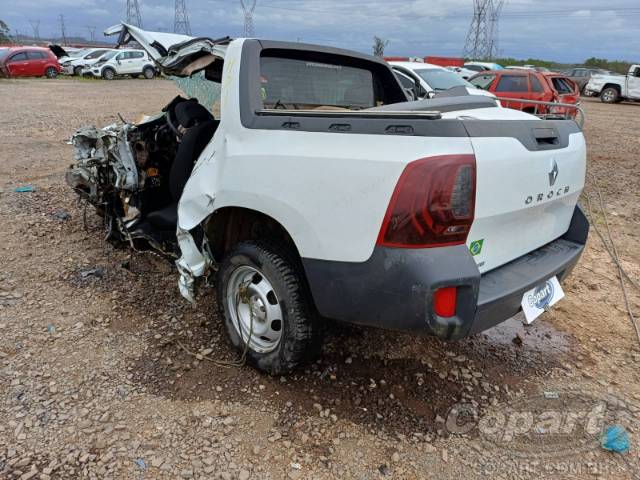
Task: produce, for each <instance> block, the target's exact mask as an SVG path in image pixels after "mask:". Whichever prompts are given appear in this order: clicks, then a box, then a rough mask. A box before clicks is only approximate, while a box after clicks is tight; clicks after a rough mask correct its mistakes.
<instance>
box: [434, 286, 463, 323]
mask: <svg viewBox="0 0 640 480" xmlns="http://www.w3.org/2000/svg"><path fill="white" fill-rule="evenodd" d="M457 299H458V291H457V289H456V287H445V288H439V289H438V290H436V291H435V293H434V294H433V311H434V312H436V315H438V316H440V317H445V318H449V317H453V316H454V315H455V314H456V301H457Z"/></svg>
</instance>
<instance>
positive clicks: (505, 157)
mask: <svg viewBox="0 0 640 480" xmlns="http://www.w3.org/2000/svg"><path fill="white" fill-rule="evenodd" d="M465 125H466V126H467V130H468V131H469V135H470V137H471V142H472V145H473V149H474V152H475V155H476V168H477V185H476V209H475V219H474V222H473V226H472V227H471V231H470V233H469V236H468V239H467V244H468V246H469V248H470V250H471V253H472V254H473V255H474V259H475V261H476V264H477V265H478V268H479V270H480V272H482V273H484V272H488V271H490V270H492V269H494V268H496V267H499V266H501V265H504V264H505V263H507V262H510V261H512V260H514V259H516V258H519V257H521V256H522V255H525V254H527V253H529V252H531V251H532V250H535V249H537V248H540V247H541V246H543V245H545V244H547V243H549V242H551V241H553V240H555V239H556V238H558V237H560V236H562V235H563V234H564V233H565V232H566V231H567V229H568V228H569V224H570V222H571V217H572V215H573V211H574V209H575V205H576V203H577V201H578V197H579V196H580V193H581V191H582V189H583V187H584V179H585V173H586V154H585V148H584V137H583V135H582V134H581V133H580V132H579V129H578V127H577V125H576V124H575V123H574V122H571V121H524V122H513V121H511V122H501V121H489V122H487V121H482V123H478V122H476V121H471V122H465Z"/></svg>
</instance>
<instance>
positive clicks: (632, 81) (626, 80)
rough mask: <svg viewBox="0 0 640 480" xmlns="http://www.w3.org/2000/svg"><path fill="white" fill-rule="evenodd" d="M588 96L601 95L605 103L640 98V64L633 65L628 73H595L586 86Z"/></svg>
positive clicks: (585, 90)
mask: <svg viewBox="0 0 640 480" xmlns="http://www.w3.org/2000/svg"><path fill="white" fill-rule="evenodd" d="M584 93H585V95H587V96H596V97H597V96H599V97H600V100H601V101H602V102H604V103H619V102H622V101H624V100H636V101H638V100H640V65H631V67H630V68H629V73H627V75H602V74H595V75H592V76H591V78H590V79H589V83H587V86H586V87H585V88H584Z"/></svg>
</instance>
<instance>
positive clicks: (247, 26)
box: [240, 0, 257, 38]
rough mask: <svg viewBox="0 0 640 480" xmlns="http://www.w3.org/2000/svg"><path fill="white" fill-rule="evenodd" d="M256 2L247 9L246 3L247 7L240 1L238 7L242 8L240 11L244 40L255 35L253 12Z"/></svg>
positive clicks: (254, 0)
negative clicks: (242, 19)
mask: <svg viewBox="0 0 640 480" xmlns="http://www.w3.org/2000/svg"><path fill="white" fill-rule="evenodd" d="M256 1H257V0H253V3H252V4H251V6H250V7H248V3H247V5H245V3H244V0H240V5H241V6H242V11H243V12H244V34H243V36H244V37H245V38H251V37H253V36H254V35H255V34H256V32H255V29H254V28H253V11H254V10H255V9H256Z"/></svg>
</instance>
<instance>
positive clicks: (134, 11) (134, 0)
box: [127, 0, 142, 28]
mask: <svg viewBox="0 0 640 480" xmlns="http://www.w3.org/2000/svg"><path fill="white" fill-rule="evenodd" d="M127 23H128V24H129V25H135V26H136V27H140V28H142V17H141V16H140V4H139V3H138V0H127Z"/></svg>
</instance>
